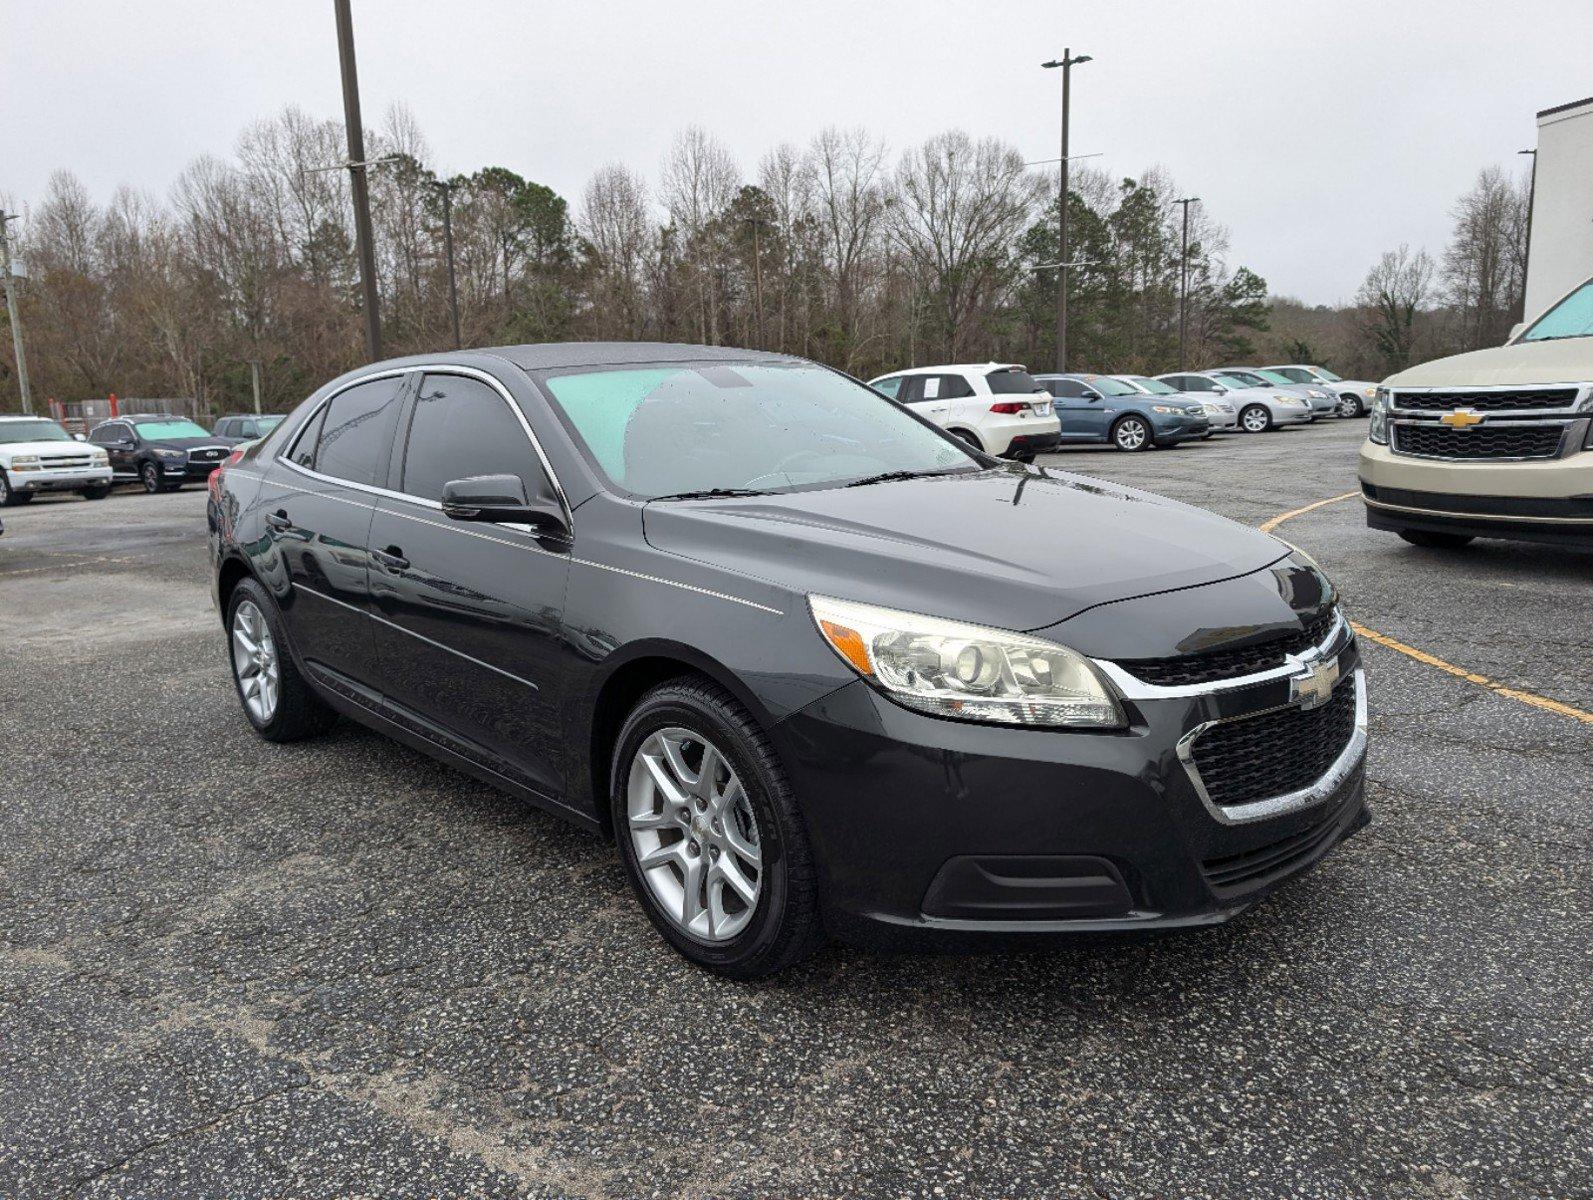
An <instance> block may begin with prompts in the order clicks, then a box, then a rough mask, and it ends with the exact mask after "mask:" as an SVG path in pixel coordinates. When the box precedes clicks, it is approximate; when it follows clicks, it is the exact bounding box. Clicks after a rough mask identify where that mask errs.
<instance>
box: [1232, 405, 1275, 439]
mask: <svg viewBox="0 0 1593 1200" xmlns="http://www.w3.org/2000/svg"><path fill="white" fill-rule="evenodd" d="M1257 413H1260V414H1261V420H1262V421H1264V422H1265V424H1262V425H1260V426H1259V427H1258V428H1255V429H1252V428H1251V427H1250V425H1247V424H1246V423H1245V422H1246V419H1247V418H1248V419H1249V420H1250V424H1256V422H1255V416H1256V414H1257ZM1239 428H1240V429H1242V430H1244V432H1246V433H1267V432H1269V431H1270V430H1271V429H1272V412H1271V410H1270V409H1268V408H1267V406H1266V405H1265V404H1247V405H1246V406H1245V407H1244V408H1242V409H1240V410H1239Z"/></svg>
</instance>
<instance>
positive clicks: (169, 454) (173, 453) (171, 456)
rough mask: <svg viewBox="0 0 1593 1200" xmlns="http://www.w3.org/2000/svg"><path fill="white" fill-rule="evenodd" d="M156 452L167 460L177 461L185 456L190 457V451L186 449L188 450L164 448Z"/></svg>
mask: <svg viewBox="0 0 1593 1200" xmlns="http://www.w3.org/2000/svg"><path fill="white" fill-rule="evenodd" d="M155 453H156V454H158V455H159V456H160V457H161V458H164V459H165V460H166V461H167V462H175V461H177V460H178V459H183V458H187V457H188V451H186V450H166V449H164V448H162V449H159V450H156V451H155Z"/></svg>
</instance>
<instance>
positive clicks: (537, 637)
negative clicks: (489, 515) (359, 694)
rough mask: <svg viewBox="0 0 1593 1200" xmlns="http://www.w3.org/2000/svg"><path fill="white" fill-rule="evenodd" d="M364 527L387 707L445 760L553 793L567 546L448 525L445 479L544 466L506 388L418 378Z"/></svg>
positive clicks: (513, 529)
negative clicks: (383, 486)
mask: <svg viewBox="0 0 1593 1200" xmlns="http://www.w3.org/2000/svg"><path fill="white" fill-rule="evenodd" d="M406 424H407V428H406V429H405V430H404V431H403V432H402V434H401V435H400V437H399V451H398V453H397V454H395V461H394V463H393V468H392V473H391V475H390V477H389V481H388V487H389V489H390V491H391V492H393V493H399V495H388V496H387V497H384V498H383V499H382V501H381V502H380V503H379V504H378V506H377V509H376V514H375V517H374V520H373V522H372V524H371V530H370V546H371V560H372V561H371V591H372V595H373V597H374V600H375V604H376V613H377V616H378V618H379V620H378V621H377V622H375V626H376V638H377V642H378V649H377V657H378V662H379V669H380V671H381V676H382V687H383V691H384V692H385V693H386V694H387V697H388V700H389V702H391V703H393V704H395V705H397V706H399V707H401V708H402V709H405V710H408V712H410V713H411V714H413V715H414V716H416V717H418V718H419V719H420V721H421V722H422V723H423V725H424V726H426V727H428V729H429V731H430V732H431V733H432V735H433V736H439V735H441V736H440V740H442V741H443V742H444V743H445V744H447V745H448V746H449V747H450V748H451V749H453V750H454V751H455V752H456V753H459V754H462V755H464V756H465V757H467V758H470V759H472V760H473V761H476V762H477V763H478V765H481V766H486V767H488V768H490V769H492V770H495V771H497V772H498V773H500V774H503V775H506V776H507V777H508V778H509V779H510V780H512V781H513V782H515V783H518V784H520V785H522V786H525V787H530V788H531V789H532V790H534V791H537V792H540V793H542V794H544V795H546V796H548V797H550V798H553V799H557V798H559V797H560V796H561V795H562V794H563V792H564V778H563V771H562V747H561V744H560V732H559V703H560V697H561V695H562V693H563V670H562V665H561V655H562V650H561V647H562V644H563V643H562V641H561V639H560V621H561V619H562V615H563V609H564V586H565V580H566V577H567V575H568V572H569V542H568V541H567V540H565V539H560V538H548V537H542V536H539V535H538V534H536V533H535V532H533V531H532V530H531V529H529V528H528V527H526V526H522V525H507V524H493V523H486V522H481V523H478V522H464V521H453V520H451V519H450V518H449V517H447V516H446V515H445V514H444V513H443V511H442V507H441V505H440V504H439V503H438V502H439V500H440V499H441V498H442V489H443V485H444V484H445V483H447V482H449V481H450V480H454V479H465V478H469V477H470V476H473V475H518V476H519V477H520V478H521V480H522V481H523V482H524V483H525V485H526V489H527V492H528V494H530V495H536V494H538V492H539V491H545V490H546V489H545V485H544V484H543V482H542V480H543V479H544V478H545V476H544V470H543V466H542V463H541V461H540V459H539V456H538V455H537V452H536V449H535V447H534V446H533V445H532V442H531V439H530V435H529V434H528V432H527V427H526V425H525V424H524V423H523V421H522V418H521V416H520V412H519V410H518V408H516V407H515V406H514V403H513V401H512V400H511V399H510V398H509V396H508V394H507V393H506V392H504V391H502V390H501V389H500V388H499V387H498V386H497V385H496V384H494V383H489V382H487V381H486V380H484V379H481V378H477V377H475V376H469V375H463V374H449V373H446V372H438V373H428V374H427V375H426V377H425V378H424V380H423V381H422V382H421V385H420V388H419V390H418V392H417V394H416V396H415V399H414V401H413V403H412V405H411V413H410V416H409V418H408V421H407V423H406Z"/></svg>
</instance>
